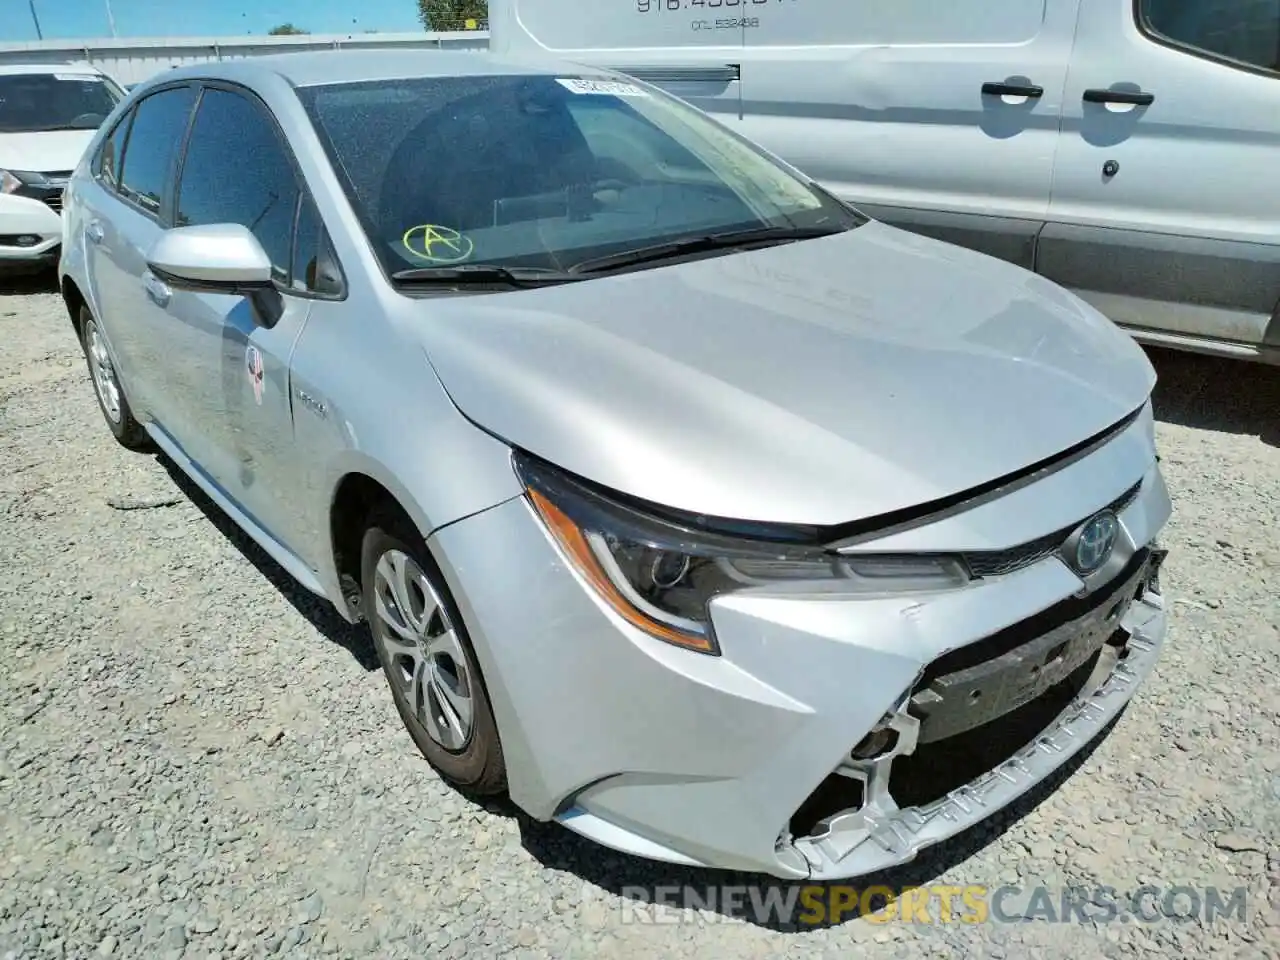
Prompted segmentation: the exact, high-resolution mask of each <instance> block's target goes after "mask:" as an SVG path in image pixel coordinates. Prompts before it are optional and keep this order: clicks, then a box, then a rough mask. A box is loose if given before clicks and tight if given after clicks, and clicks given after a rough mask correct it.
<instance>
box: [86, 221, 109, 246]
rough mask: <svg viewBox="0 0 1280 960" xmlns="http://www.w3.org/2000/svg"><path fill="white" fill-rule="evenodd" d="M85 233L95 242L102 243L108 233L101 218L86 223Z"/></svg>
mask: <svg viewBox="0 0 1280 960" xmlns="http://www.w3.org/2000/svg"><path fill="white" fill-rule="evenodd" d="M84 235H85V236H86V237H88V238H89V239H90V240H91V241H93V242H94V243H101V242H102V238H103V237H105V236H106V235H107V232H106V231H105V230H103V229H102V222H101V221H100V220H90V221H89V222H88V223H87V224H86V225H85V228H84Z"/></svg>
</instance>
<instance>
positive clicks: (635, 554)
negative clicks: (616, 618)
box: [515, 454, 968, 655]
mask: <svg viewBox="0 0 1280 960" xmlns="http://www.w3.org/2000/svg"><path fill="white" fill-rule="evenodd" d="M515 464H516V470H517V472H518V473H519V475H520V477H521V479H522V480H523V482H524V484H525V487H526V489H527V491H528V495H529V500H530V502H531V503H532V504H533V507H534V509H535V510H536V512H537V513H538V515H539V517H540V518H541V519H542V522H543V523H544V524H545V526H546V527H547V529H548V530H549V531H550V533H551V534H552V536H553V537H554V539H555V540H556V541H557V543H558V544H559V545H560V547H561V549H562V550H563V551H564V553H565V555H566V556H567V557H568V559H569V560H570V561H571V563H572V564H573V566H574V568H575V569H576V570H577V571H578V573H579V574H581V575H582V576H583V577H584V578H585V579H586V580H587V582H588V583H589V584H590V585H591V586H592V587H593V588H594V589H595V591H596V592H597V593H598V594H599V595H600V597H601V598H602V599H603V600H604V601H605V602H606V603H608V604H609V606H610V607H612V608H613V610H614V611H616V612H617V613H618V614H620V615H621V616H622V617H623V619H625V620H626V621H627V622H628V623H630V624H632V625H633V626H636V627H639V628H640V629H642V630H644V631H645V632H647V633H649V634H650V635H652V636H654V637H657V638H658V639H660V640H664V641H666V642H668V643H672V644H675V645H677V646H680V647H684V648H686V649H689V650H696V651H698V652H700V653H707V654H712V655H718V654H719V652H720V649H719V646H718V644H717V643H716V640H715V637H714V636H713V633H712V630H711V624H710V616H709V613H708V604H710V602H711V601H712V600H713V599H714V598H715V597H717V596H719V595H721V594H725V593H729V592H732V591H738V590H747V589H751V588H756V587H763V586H777V585H779V584H785V583H793V584H794V583H811V584H812V583H828V584H830V583H833V582H838V583H839V584H840V589H839V593H840V594H846V593H859V594H885V593H893V594H900V593H910V592H915V591H936V590H943V589H950V588H954V587H958V586H961V585H963V584H964V583H966V582H967V581H968V576H967V573H966V571H965V569H964V566H963V565H962V564H961V563H960V562H959V561H958V560H956V559H954V558H951V557H944V556H937V557H933V556H861V557H852V556H842V555H840V554H836V553H832V552H830V551H828V550H826V549H825V548H824V547H823V546H822V545H821V543H817V542H814V543H810V542H804V541H803V540H802V539H801V538H800V537H799V536H798V535H797V534H796V533H795V531H794V530H792V529H790V528H780V527H779V528H770V527H765V526H755V527H754V529H752V533H753V534H754V535H753V536H744V535H742V534H741V533H739V532H732V533H725V532H722V531H721V530H720V529H718V528H717V527H718V526H719V525H718V524H716V523H715V522H712V521H707V520H706V519H705V518H700V517H693V516H688V517H681V516H678V515H675V514H670V513H668V512H667V511H662V514H663V515H661V516H659V515H657V513H656V511H657V509H658V508H654V511H655V512H649V511H647V510H645V509H643V508H641V507H638V506H635V505H631V504H629V503H626V502H624V501H623V500H621V499H619V498H615V497H614V496H610V495H609V494H606V493H604V492H603V491H600V490H597V489H595V488H594V487H591V486H588V485H587V484H585V483H584V482H582V481H580V480H577V479H576V478H572V477H569V476H568V475H566V474H563V473H561V472H560V471H558V470H556V469H555V468H552V467H550V466H548V465H547V464H545V463H542V462H540V461H537V460H535V459H533V458H531V457H529V456H527V455H524V454H517V455H516V457H515ZM734 526H741V525H734ZM771 536H772V537H773V539H771V538H770V537H771Z"/></svg>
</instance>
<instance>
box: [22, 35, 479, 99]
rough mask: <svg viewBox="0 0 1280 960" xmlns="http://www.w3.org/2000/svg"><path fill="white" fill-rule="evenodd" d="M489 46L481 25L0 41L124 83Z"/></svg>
mask: <svg viewBox="0 0 1280 960" xmlns="http://www.w3.org/2000/svg"><path fill="white" fill-rule="evenodd" d="M488 45H489V34H488V31H483V30H461V31H456V32H448V33H427V32H425V31H424V32H415V33H365V34H332V35H327V34H313V35H306V36H294V37H251V36H245V37H165V38H160V39H152V38H142V37H138V38H133V37H131V38H127V39H126V38H124V37H121V38H119V39H97V40H84V41H78V40H44V41H39V42H32V43H6V44H0V64H7V63H85V62H87V63H91V64H93V65H94V66H95V67H97V68H98V69H100V70H102V71H103V72H104V73H108V74H110V75H111V76H112V77H114V78H115V79H116V80H117V81H118V82H120V83H122V84H124V85H125V86H131V85H132V84H135V83H140V82H141V81H143V80H146V79H148V78H150V77H151V76H152V75H153V74H156V73H158V72H160V71H162V70H168V69H170V68H171V67H176V66H184V65H186V64H189V63H201V62H204V61H208V60H225V59H229V58H235V57H254V56H263V55H265V54H270V53H287V52H290V51H303V50H328V49H334V48H341V49H358V50H379V49H391V48H395V49H404V48H406V47H408V48H424V49H446V50H448V49H483V48H485V47H487V46H488Z"/></svg>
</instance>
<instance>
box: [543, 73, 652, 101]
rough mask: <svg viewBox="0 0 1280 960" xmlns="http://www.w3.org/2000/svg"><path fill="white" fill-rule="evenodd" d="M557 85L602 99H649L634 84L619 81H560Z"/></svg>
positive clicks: (557, 81)
mask: <svg viewBox="0 0 1280 960" xmlns="http://www.w3.org/2000/svg"><path fill="white" fill-rule="evenodd" d="M556 83H558V84H560V86H562V87H564V88H565V89H566V90H570V91H572V92H573V93H582V94H595V95H596V96H601V97H647V96H648V95H649V94H647V93H646V92H645V91H643V90H641V89H640V88H639V87H637V86H636V85H635V84H634V83H623V82H621V81H619V80H582V79H577V78H575V79H570V80H565V79H559V80H556Z"/></svg>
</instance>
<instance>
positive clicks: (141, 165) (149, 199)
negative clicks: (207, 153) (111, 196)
mask: <svg viewBox="0 0 1280 960" xmlns="http://www.w3.org/2000/svg"><path fill="white" fill-rule="evenodd" d="M194 99H195V91H194V90H192V89H191V88H190V87H177V88H174V89H172V90H164V91H161V92H160V93H156V94H153V95H152V96H149V97H147V98H146V99H145V100H143V101H141V102H140V103H139V104H138V106H137V107H136V108H135V110H134V115H133V125H132V126H131V127H130V129H129V139H128V140H127V141H126V143H125V148H124V157H123V158H122V160H121V164H122V167H121V170H120V190H121V192H122V193H123V194H125V195H126V196H128V197H129V198H130V199H132V200H134V201H135V202H137V203H138V204H139V205H140V206H142V207H144V208H146V209H147V210H151V211H153V212H158V211H159V210H160V204H161V202H162V201H163V199H164V194H165V188H166V187H167V186H168V184H169V182H170V178H171V176H172V174H173V161H174V157H175V156H176V154H177V152H178V146H179V144H180V143H181V142H182V137H183V135H184V134H185V133H186V130H187V119H188V117H189V116H190V113H191V104H192V101H194Z"/></svg>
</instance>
